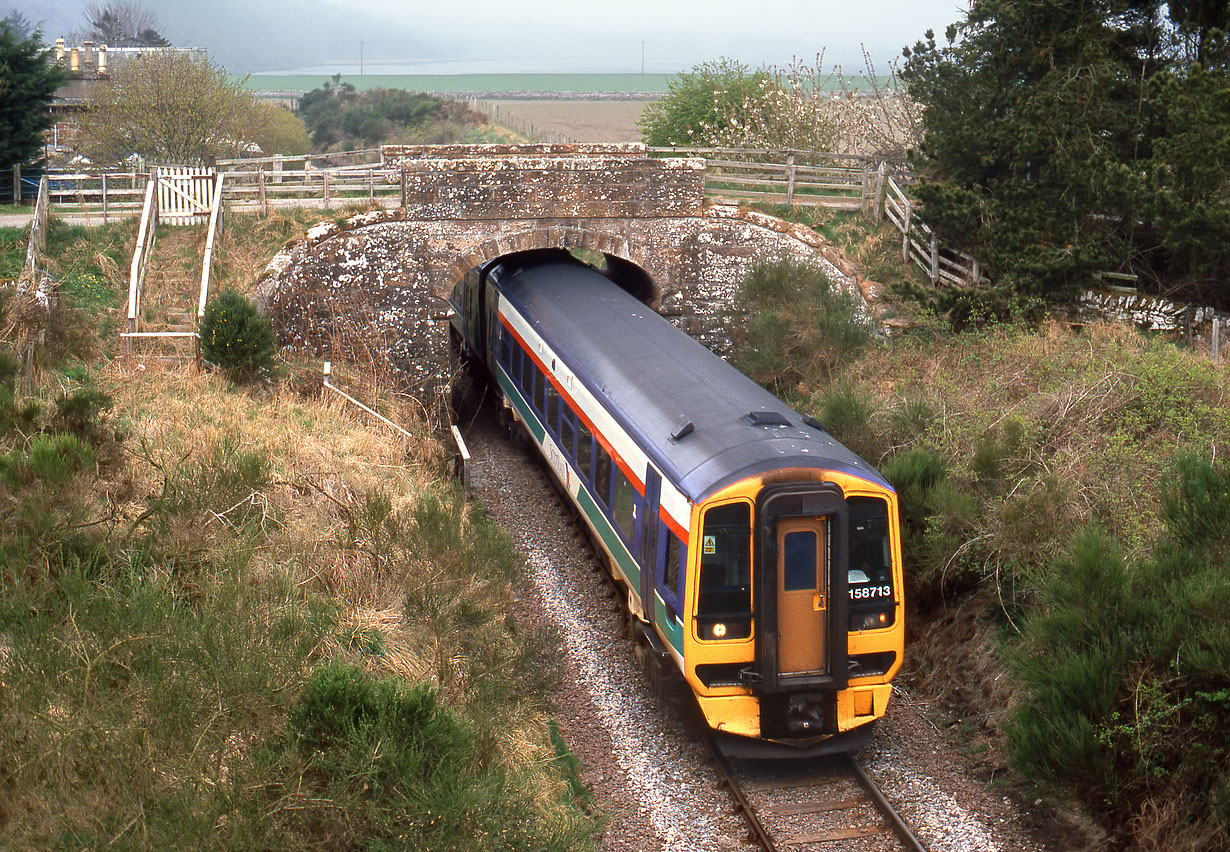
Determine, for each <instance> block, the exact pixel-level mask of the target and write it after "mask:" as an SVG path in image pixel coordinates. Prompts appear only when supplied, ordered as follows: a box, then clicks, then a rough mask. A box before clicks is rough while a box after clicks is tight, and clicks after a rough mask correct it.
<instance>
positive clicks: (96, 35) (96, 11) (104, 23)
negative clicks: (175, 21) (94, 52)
mask: <svg viewBox="0 0 1230 852" xmlns="http://www.w3.org/2000/svg"><path fill="white" fill-rule="evenodd" d="M84 11H85V20H86V29H85V37H86V38H88V39H92V40H93V41H95V42H97V43H99V44H105V45H107V46H108V47H166V46H167V45H169V44H170V42H169V41H167V40H166V39H165V38H163V36H162V34H161V33H160V32H158V27H159V26H160V24H159V21H158V16H157V15H156V14H154V10H153V9H151V8H149V7H148V6H142V5H141V4H140V3H133V2H130V0H107V2H105V3H98V2H93V0H91V2H88V3H86V4H85V7H84Z"/></svg>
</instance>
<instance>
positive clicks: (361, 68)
mask: <svg viewBox="0 0 1230 852" xmlns="http://www.w3.org/2000/svg"><path fill="white" fill-rule="evenodd" d="M359 76H360V77H362V76H363V42H359Z"/></svg>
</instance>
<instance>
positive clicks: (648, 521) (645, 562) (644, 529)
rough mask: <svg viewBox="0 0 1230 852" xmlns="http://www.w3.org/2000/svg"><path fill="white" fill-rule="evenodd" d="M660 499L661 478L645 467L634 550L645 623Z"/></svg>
mask: <svg viewBox="0 0 1230 852" xmlns="http://www.w3.org/2000/svg"><path fill="white" fill-rule="evenodd" d="M661 498H662V477H661V475H659V474H658V472H657V471H656V470H654V469H653V465H646V466H645V504H644V506H643V508H642V511H641V513H640V515H641V517H640V525H639V527H638V530H637V544H638V545H639V547H638V549H637V550H636V553H637V557H638V561H639V562H640V564H641V610H642V612H643V614H644V616H645V620H646V621H650V622H652V621H653V577H654V574H655V573H656V571H655V568H656V566H655V564H654V556H655V555H656V554H657V552H658V507H659V503H660V502H661Z"/></svg>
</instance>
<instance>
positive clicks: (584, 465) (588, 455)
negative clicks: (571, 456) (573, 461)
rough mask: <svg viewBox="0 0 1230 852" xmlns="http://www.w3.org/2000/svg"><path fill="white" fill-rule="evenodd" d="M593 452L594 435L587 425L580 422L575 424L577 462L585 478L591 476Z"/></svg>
mask: <svg viewBox="0 0 1230 852" xmlns="http://www.w3.org/2000/svg"><path fill="white" fill-rule="evenodd" d="M593 454H594V436H593V435H592V434H590V431H589V427H588V426H586V425H585V424H584V423H580V424H578V425H577V464H578V465H579V466H580V468H581V475H582V476H584V477H585V478H586V479H589V478H590V477H591V476H593V472H594V464H593Z"/></svg>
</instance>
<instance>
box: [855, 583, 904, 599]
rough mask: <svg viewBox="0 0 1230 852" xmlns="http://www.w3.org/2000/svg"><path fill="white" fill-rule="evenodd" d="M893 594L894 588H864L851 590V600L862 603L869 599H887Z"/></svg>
mask: <svg viewBox="0 0 1230 852" xmlns="http://www.w3.org/2000/svg"><path fill="white" fill-rule="evenodd" d="M892 593H893V587H892V586H863V587H862V588H859V589H851V590H850V600H852V601H861V600H866V599H867V598H887V597H890V596H891V595H892Z"/></svg>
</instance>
